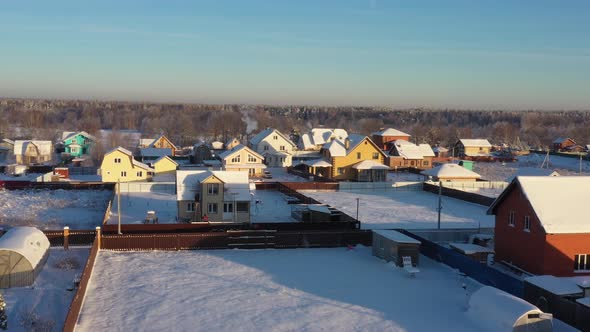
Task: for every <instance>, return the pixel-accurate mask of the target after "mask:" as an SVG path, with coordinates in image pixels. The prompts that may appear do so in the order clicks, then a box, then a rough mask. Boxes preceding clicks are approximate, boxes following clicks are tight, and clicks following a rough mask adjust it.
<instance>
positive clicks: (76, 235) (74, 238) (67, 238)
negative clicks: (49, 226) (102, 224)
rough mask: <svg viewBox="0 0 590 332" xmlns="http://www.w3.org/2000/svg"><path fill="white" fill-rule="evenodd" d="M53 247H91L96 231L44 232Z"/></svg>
mask: <svg viewBox="0 0 590 332" xmlns="http://www.w3.org/2000/svg"><path fill="white" fill-rule="evenodd" d="M43 233H45V236H47V239H49V244H50V245H51V246H52V247H64V246H72V247H76V246H90V245H92V243H93V242H94V238H95V237H96V231H95V230H93V229H92V230H70V231H69V232H65V230H64V231H43Z"/></svg>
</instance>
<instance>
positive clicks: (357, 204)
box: [356, 197, 361, 221]
mask: <svg viewBox="0 0 590 332" xmlns="http://www.w3.org/2000/svg"><path fill="white" fill-rule="evenodd" d="M360 200H361V199H360V197H357V198H356V221H359V201H360Z"/></svg>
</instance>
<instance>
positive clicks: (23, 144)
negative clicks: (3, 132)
mask: <svg viewBox="0 0 590 332" xmlns="http://www.w3.org/2000/svg"><path fill="white" fill-rule="evenodd" d="M29 144H33V145H34V146H36V147H37V149H38V150H39V153H40V154H41V155H50V154H51V152H52V150H53V144H52V143H51V141H22V140H18V141H14V154H15V155H23V154H24V153H25V151H26V150H27V146H28V145H29Z"/></svg>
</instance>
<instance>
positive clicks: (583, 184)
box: [488, 176, 590, 234]
mask: <svg viewBox="0 0 590 332" xmlns="http://www.w3.org/2000/svg"><path fill="white" fill-rule="evenodd" d="M517 187H520V189H521V191H522V193H523V195H524V196H525V197H526V199H527V200H528V201H529V203H530V204H531V207H532V208H533V210H534V211H535V214H536V215H537V218H538V219H539V222H540V223H541V226H542V227H543V228H544V229H545V233H547V234H561V233H565V234H575V233H590V222H589V221H588V206H587V205H586V204H588V197H590V176H519V177H517V178H515V179H514V180H513V181H512V182H511V183H510V185H508V187H506V189H504V191H503V192H502V194H500V196H499V197H498V198H497V199H496V200H495V201H494V203H492V205H491V206H490V208H489V209H488V214H495V212H496V209H497V208H498V206H499V205H500V204H501V203H502V202H503V201H504V199H505V198H506V197H507V196H508V194H509V193H510V192H512V190H514V189H515V188H517Z"/></svg>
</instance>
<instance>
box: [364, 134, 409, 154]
mask: <svg viewBox="0 0 590 332" xmlns="http://www.w3.org/2000/svg"><path fill="white" fill-rule="evenodd" d="M398 139H401V140H404V141H409V140H410V138H409V137H408V136H377V135H373V137H372V140H373V142H374V143H375V144H377V146H378V147H379V148H380V149H381V150H383V151H387V143H388V142H391V141H396V140H398Z"/></svg>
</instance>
